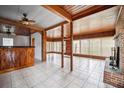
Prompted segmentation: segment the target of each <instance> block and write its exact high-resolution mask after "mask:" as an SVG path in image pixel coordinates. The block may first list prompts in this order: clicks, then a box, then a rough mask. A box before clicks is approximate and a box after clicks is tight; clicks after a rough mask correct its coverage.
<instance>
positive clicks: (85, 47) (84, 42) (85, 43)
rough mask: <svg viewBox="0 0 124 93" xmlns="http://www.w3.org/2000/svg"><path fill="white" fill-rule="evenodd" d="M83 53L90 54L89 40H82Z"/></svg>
mask: <svg viewBox="0 0 124 93" xmlns="http://www.w3.org/2000/svg"><path fill="white" fill-rule="evenodd" d="M81 54H89V40H81Z"/></svg>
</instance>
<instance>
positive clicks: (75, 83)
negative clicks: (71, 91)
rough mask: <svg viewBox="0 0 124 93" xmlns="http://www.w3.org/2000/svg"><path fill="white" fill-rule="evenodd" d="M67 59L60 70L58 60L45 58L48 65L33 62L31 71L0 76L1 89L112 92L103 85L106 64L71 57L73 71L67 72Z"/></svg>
mask: <svg viewBox="0 0 124 93" xmlns="http://www.w3.org/2000/svg"><path fill="white" fill-rule="evenodd" d="M69 60H70V59H69V57H67V56H66V57H65V58H64V61H65V66H64V68H63V69H62V68H60V67H61V66H60V64H61V56H60V55H59V54H48V55H47V62H41V61H38V60H36V61H35V65H34V66H32V67H28V68H24V69H20V70H16V71H12V72H8V73H4V74H0V88H11V87H12V88H114V87H113V86H111V85H108V84H105V83H103V71H104V65H105V62H104V61H101V60H96V59H88V58H81V57H74V71H73V72H70V71H69V66H70V65H69V62H70V61H69Z"/></svg>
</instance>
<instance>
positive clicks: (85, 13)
mask: <svg viewBox="0 0 124 93" xmlns="http://www.w3.org/2000/svg"><path fill="white" fill-rule="evenodd" d="M114 6H115V5H95V6H93V7H90V8H88V9H86V10H84V11H81V12H79V13H77V14H75V15H73V16H72V19H73V20H77V19H79V18H82V17H86V16H88V15H91V14H94V13H97V12H100V11H103V10H106V9H109V8H111V7H114Z"/></svg>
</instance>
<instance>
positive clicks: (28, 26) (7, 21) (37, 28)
mask: <svg viewBox="0 0 124 93" xmlns="http://www.w3.org/2000/svg"><path fill="white" fill-rule="evenodd" d="M0 23H2V24H9V25H14V26H17V27H24V28H29V29H31V30H34V31H36V32H41V31H43V30H44V28H40V27H36V26H32V25H23V24H21V23H20V22H17V21H14V20H10V19H6V18H1V17H0Z"/></svg>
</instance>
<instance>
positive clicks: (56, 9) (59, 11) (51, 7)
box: [42, 5, 72, 22]
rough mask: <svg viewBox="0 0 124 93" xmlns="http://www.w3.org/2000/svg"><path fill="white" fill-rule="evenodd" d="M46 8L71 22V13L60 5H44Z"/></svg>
mask: <svg viewBox="0 0 124 93" xmlns="http://www.w3.org/2000/svg"><path fill="white" fill-rule="evenodd" d="M42 6H43V7H44V8H46V9H48V10H50V11H51V12H53V13H55V14H57V15H59V16H61V17H63V18H64V19H65V20H66V21H68V22H71V21H72V17H71V15H70V14H69V13H68V12H67V11H66V10H64V9H63V8H61V7H60V6H58V5H42Z"/></svg>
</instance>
